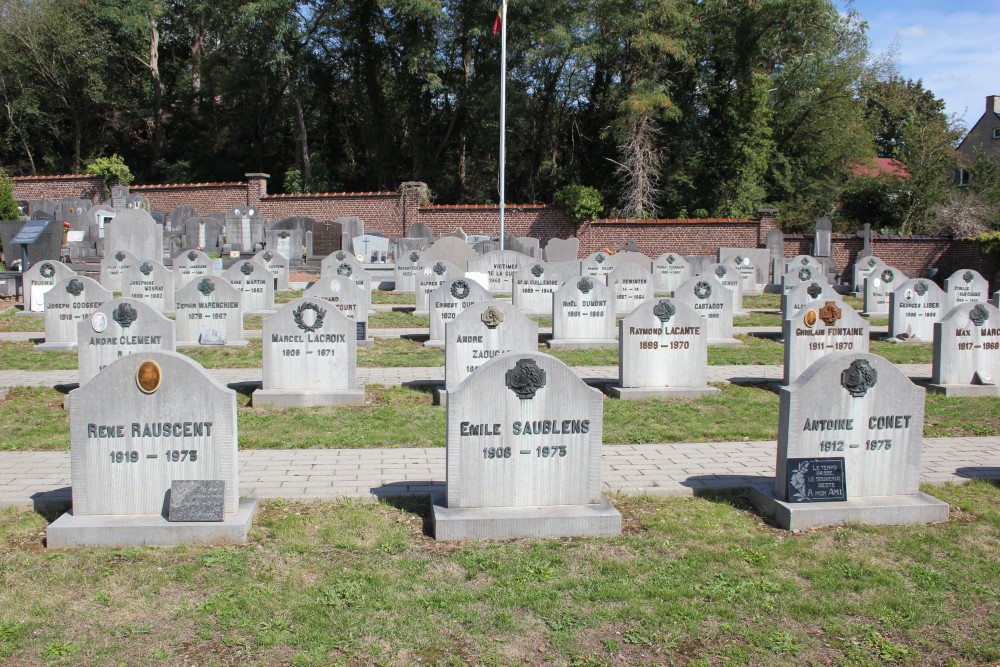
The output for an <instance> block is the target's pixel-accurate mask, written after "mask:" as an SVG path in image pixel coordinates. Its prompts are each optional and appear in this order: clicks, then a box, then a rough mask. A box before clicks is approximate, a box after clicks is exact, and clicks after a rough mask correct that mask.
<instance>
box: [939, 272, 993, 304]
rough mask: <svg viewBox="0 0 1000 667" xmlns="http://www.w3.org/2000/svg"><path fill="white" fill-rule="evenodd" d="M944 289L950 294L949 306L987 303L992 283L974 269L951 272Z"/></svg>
mask: <svg viewBox="0 0 1000 667" xmlns="http://www.w3.org/2000/svg"><path fill="white" fill-rule="evenodd" d="M944 291H945V294H947V295H948V306H947V307H948V308H953V307H955V306H957V305H958V304H960V303H986V301H988V300H989V297H990V285H989V283H988V282H987V280H986V278H983V277H982V275H980V274H979V272H978V271H973V270H972V269H962V270H960V271H956V272H955V273H953V274H951V276H950V277H949V278H948V279H947V280H945V281H944Z"/></svg>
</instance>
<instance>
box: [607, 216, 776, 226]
mask: <svg viewBox="0 0 1000 667" xmlns="http://www.w3.org/2000/svg"><path fill="white" fill-rule="evenodd" d="M756 222H757V221H756V220H751V219H750V218H597V219H596V220H591V221H590V224H592V225H703V224H740V225H743V224H746V223H756Z"/></svg>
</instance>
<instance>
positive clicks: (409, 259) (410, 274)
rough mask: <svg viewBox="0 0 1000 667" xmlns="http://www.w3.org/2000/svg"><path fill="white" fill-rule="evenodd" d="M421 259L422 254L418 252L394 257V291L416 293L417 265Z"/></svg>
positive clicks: (412, 251)
mask: <svg viewBox="0 0 1000 667" xmlns="http://www.w3.org/2000/svg"><path fill="white" fill-rule="evenodd" d="M421 257H423V252H422V251H420V250H410V251H407V252H403V254H402V256H397V257H396V266H395V270H394V278H395V283H396V284H395V287H394V288H393V290H394V291H396V292H414V293H416V289H417V264H419V263H420V258H421Z"/></svg>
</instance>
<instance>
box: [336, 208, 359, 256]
mask: <svg viewBox="0 0 1000 667" xmlns="http://www.w3.org/2000/svg"><path fill="white" fill-rule="evenodd" d="M334 222H337V223H339V224H340V228H341V229H343V230H344V237H343V238H342V239H341V246H340V248H341V249H342V250H350V249H351V239H353V238H354V237H356V236H362V235H364V233H365V223H364V220H362V219H361V218H359V217H358V216H356V215H345V216H342V217H339V218H337V219H336V220H335V221H334Z"/></svg>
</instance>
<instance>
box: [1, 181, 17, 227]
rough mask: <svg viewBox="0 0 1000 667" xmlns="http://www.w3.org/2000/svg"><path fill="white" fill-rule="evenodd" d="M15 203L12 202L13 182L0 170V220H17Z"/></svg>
mask: <svg viewBox="0 0 1000 667" xmlns="http://www.w3.org/2000/svg"><path fill="white" fill-rule="evenodd" d="M19 217H20V214H19V213H18V211H17V202H16V201H14V181H12V180H10V179H9V178H7V173H6V172H5V171H4V170H3V169H2V168H0V220H17V219H18V218H19Z"/></svg>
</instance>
